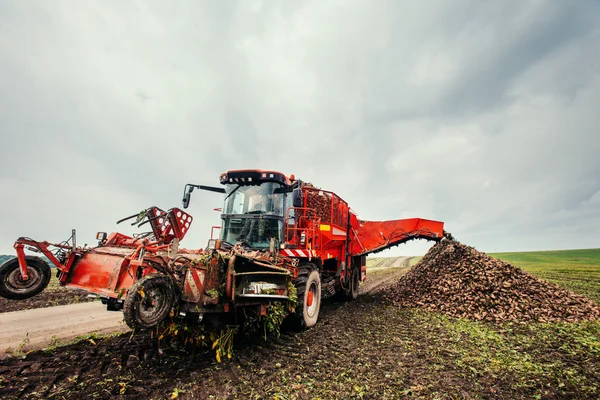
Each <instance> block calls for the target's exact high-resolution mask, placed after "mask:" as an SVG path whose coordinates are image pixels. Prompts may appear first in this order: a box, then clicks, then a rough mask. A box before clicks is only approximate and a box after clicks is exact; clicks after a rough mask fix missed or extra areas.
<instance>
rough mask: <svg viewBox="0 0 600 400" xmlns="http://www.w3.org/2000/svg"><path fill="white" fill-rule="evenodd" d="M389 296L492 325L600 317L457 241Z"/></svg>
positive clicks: (437, 249) (433, 254)
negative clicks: (497, 323)
mask: <svg viewBox="0 0 600 400" xmlns="http://www.w3.org/2000/svg"><path fill="white" fill-rule="evenodd" d="M388 297H389V298H390V299H392V301H394V303H396V304H397V305H400V306H416V307H422V308H424V309H426V310H428V311H435V312H440V313H443V314H447V315H450V316H454V317H464V318H470V319H474V320H485V321H493V322H504V321H516V322H527V321H536V322H560V321H565V322H577V321H583V320H599V319H600V305H598V304H597V303H595V302H594V301H592V300H590V299H588V298H586V297H583V296H581V295H578V294H575V293H573V292H570V291H568V290H565V289H563V288H561V287H560V286H558V285H556V284H554V283H551V282H547V281H544V280H540V279H538V278H536V277H534V276H533V275H530V274H528V273H526V272H524V271H523V270H521V269H520V268H517V267H515V266H513V265H511V264H509V263H507V262H504V261H500V260H498V259H495V258H493V257H490V256H488V255H486V254H484V253H482V252H479V251H477V250H475V249H474V248H473V247H469V246H466V245H464V244H461V243H459V242H457V241H453V240H443V241H441V242H440V243H438V244H436V245H434V246H433V247H432V248H431V249H430V250H429V252H428V253H427V254H426V255H425V256H424V257H423V258H422V259H421V261H419V263H417V264H416V265H415V266H414V267H413V268H412V270H411V271H410V272H409V273H408V274H406V275H405V276H404V277H402V279H400V281H399V282H398V284H397V285H396V287H394V288H393V289H392V290H391V292H390V294H389V295H388Z"/></svg>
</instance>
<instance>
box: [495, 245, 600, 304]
mask: <svg viewBox="0 0 600 400" xmlns="http://www.w3.org/2000/svg"><path fill="white" fill-rule="evenodd" d="M490 255H491V256H493V257H496V258H499V259H500V260H504V261H507V262H509V263H511V264H514V265H517V266H519V267H521V268H522V269H523V270H525V271H527V272H529V273H531V274H533V275H535V276H537V277H538V278H542V279H546V280H549V281H551V282H555V283H557V284H559V285H561V286H563V287H565V288H567V289H570V290H573V291H574V292H577V293H581V294H583V295H585V296H587V297H589V298H590V299H593V300H596V301H597V302H600V249H585V250H561V251H535V252H526V253H491V254H490Z"/></svg>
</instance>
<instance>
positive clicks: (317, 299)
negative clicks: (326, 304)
mask: <svg viewBox="0 0 600 400" xmlns="http://www.w3.org/2000/svg"><path fill="white" fill-rule="evenodd" d="M295 286H296V290H297V292H298V305H297V307H296V312H295V314H294V322H295V325H296V329H298V330H304V329H308V328H310V327H312V326H314V325H315V324H316V323H317V320H318V319H319V311H320V309H321V275H320V274H319V271H317V270H316V269H313V268H306V269H301V270H300V273H299V274H298V278H296V282H295Z"/></svg>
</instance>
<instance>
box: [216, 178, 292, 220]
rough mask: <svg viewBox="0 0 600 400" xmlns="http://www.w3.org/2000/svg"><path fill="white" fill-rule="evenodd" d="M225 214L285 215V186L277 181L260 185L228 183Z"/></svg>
mask: <svg viewBox="0 0 600 400" xmlns="http://www.w3.org/2000/svg"><path fill="white" fill-rule="evenodd" d="M225 190H226V192H227V196H226V197H225V204H224V207H223V214H229V215H231V214H234V215H239V214H268V215H277V216H283V213H284V210H283V198H284V196H285V188H284V186H283V185H281V184H279V183H275V182H265V183H263V184H261V185H260V186H241V185H236V184H228V185H226V187H225Z"/></svg>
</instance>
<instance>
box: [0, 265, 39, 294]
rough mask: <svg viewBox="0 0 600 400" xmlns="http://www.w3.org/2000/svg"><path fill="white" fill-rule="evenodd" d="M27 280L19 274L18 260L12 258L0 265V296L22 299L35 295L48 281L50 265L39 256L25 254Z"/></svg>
mask: <svg viewBox="0 0 600 400" xmlns="http://www.w3.org/2000/svg"><path fill="white" fill-rule="evenodd" d="M25 262H26V263H27V278H28V279H27V280H24V279H23V277H22V276H21V269H20V268H19V260H18V259H17V258H12V259H10V260H8V261H6V262H4V263H3V264H2V265H0V296H2V297H4V298H6V299H9V300H23V299H28V298H30V297H33V296H35V295H36V294H38V293H40V292H41V291H42V290H44V289H45V288H46V286H48V283H49V282H50V266H49V265H48V264H47V263H46V262H45V261H44V260H42V259H41V258H39V257H34V256H25Z"/></svg>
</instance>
